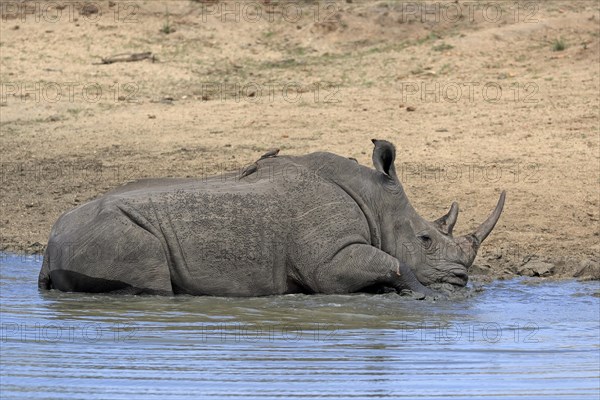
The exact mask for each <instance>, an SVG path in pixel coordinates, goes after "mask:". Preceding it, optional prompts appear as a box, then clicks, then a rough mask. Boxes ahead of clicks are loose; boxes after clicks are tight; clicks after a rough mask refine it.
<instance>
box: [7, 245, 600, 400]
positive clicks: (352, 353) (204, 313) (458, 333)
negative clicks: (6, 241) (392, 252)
mask: <svg viewBox="0 0 600 400" xmlns="http://www.w3.org/2000/svg"><path fill="white" fill-rule="evenodd" d="M39 264H40V263H39V260H38V259H35V258H33V257H22V256H13V255H7V254H4V255H2V265H1V268H0V273H1V279H0V312H1V327H2V332H1V335H2V336H1V367H2V370H1V375H0V383H1V392H0V397H1V398H2V399H11V398H27V399H100V398H102V399H132V398H141V399H198V398H224V399H239V398H262V399H294V398H302V399H337V398H345V399H348V398H352V399H359V398H386V399H397V398H420V399H447V398H482V397H485V398H487V399H508V398H519V399H539V398H553V399H557V398H558V399H584V398H590V399H595V400H597V399H598V398H599V394H600V331H599V330H600V327H599V325H600V315H599V313H600V284H599V282H584V283H581V282H574V281H568V282H538V281H518V280H514V281H501V282H497V283H493V284H490V285H486V287H485V290H484V291H483V292H480V293H475V294H474V295H473V296H472V297H470V298H466V299H462V300H453V301H441V302H428V301H417V300H408V299H403V298H400V297H399V296H397V295H395V294H391V295H381V296H372V295H360V294H359V295H347V296H305V295H289V296H278V297H268V298H255V299H227V298H202V297H188V296H181V297H172V298H169V297H136V296H110V295H87V294H69V293H57V292H48V293H40V292H38V290H37V287H36V279H37V273H38V271H39V267H40V265H39Z"/></svg>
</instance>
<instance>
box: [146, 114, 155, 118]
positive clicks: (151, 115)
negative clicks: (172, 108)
mask: <svg viewBox="0 0 600 400" xmlns="http://www.w3.org/2000/svg"><path fill="white" fill-rule="evenodd" d="M148 118H149V119H156V115H154V114H148Z"/></svg>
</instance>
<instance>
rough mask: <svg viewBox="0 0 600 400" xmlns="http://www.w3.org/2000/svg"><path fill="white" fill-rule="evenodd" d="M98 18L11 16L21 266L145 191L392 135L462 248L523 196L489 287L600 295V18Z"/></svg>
mask: <svg viewBox="0 0 600 400" xmlns="http://www.w3.org/2000/svg"><path fill="white" fill-rule="evenodd" d="M88 3H89V4H87V5H86V4H85V3H83V1H81V2H69V1H61V0H58V1H55V2H45V1H21V0H19V1H12V2H7V1H5V0H2V1H0V5H1V6H2V8H1V11H2V19H1V21H0V23H1V28H0V35H1V36H0V53H1V61H0V68H1V70H0V81H1V88H2V93H1V96H2V97H1V99H0V106H1V107H0V113H1V138H2V148H1V150H0V152H1V155H2V175H1V179H2V187H1V202H2V204H1V216H0V226H1V244H0V245H1V247H0V249H1V250H5V251H21V252H26V253H39V252H41V251H42V250H43V249H44V246H45V244H46V240H47V236H48V233H49V230H50V227H51V225H52V223H53V222H54V221H55V220H56V218H57V217H58V216H59V215H60V214H61V213H63V212H64V211H66V210H68V209H70V208H72V207H74V206H76V205H78V204H81V203H82V202H85V201H87V200H90V199H93V198H95V197H96V196H98V195H99V194H101V193H102V192H104V191H106V190H108V189H111V188H113V187H115V186H118V185H120V184H122V183H124V182H127V181H130V180H133V179H136V178H141V177H150V176H153V177H161V176H200V175H204V174H213V173H220V172H222V171H225V170H227V171H228V170H234V169H236V168H241V167H242V166H243V165H245V164H246V163H248V162H251V161H253V160H255V159H256V157H257V156H258V155H260V154H261V153H262V152H264V151H265V150H267V149H270V148H273V147H280V148H281V151H282V153H285V154H304V153H307V152H312V151H317V150H326V151H332V152H335V153H338V154H341V155H346V156H349V157H355V158H357V159H358V161H359V162H360V163H363V164H369V165H370V154H371V149H372V145H371V142H370V139H371V138H372V137H376V138H380V139H388V140H390V141H392V142H394V143H395V144H396V145H397V147H398V159H397V169H398V170H399V172H400V174H401V179H402V181H403V184H404V187H405V190H406V191H407V192H408V195H409V198H410V199H411V201H412V202H413V204H414V206H415V207H416V208H417V210H419V211H420V212H421V214H422V215H423V216H425V217H427V218H431V219H434V218H437V217H438V216H440V215H441V214H443V213H445V212H446V210H447V208H448V207H449V205H450V203H451V202H452V201H453V200H456V201H458V202H459V204H460V207H461V214H460V217H459V221H458V224H457V231H458V233H461V232H467V231H469V230H471V229H473V228H474V227H475V226H476V224H477V223H479V222H481V221H482V220H483V219H484V218H485V217H486V216H487V214H488V213H489V212H490V211H491V209H492V208H493V206H494V205H495V203H496V200H497V196H498V195H499V193H500V191H501V190H502V189H506V190H507V193H508V195H507V202H506V207H505V211H504V214H503V215H502V218H501V219H500V222H499V223H498V225H497V227H496V229H495V231H494V232H493V233H492V235H491V236H490V238H489V239H488V240H487V241H486V243H485V244H484V246H483V248H482V249H481V250H480V255H479V256H478V258H477V260H476V265H475V266H474V267H473V271H472V272H473V273H476V274H481V275H485V276H487V277H500V278H502V277H509V276H513V275H515V274H520V275H529V276H554V277H573V276H575V277H578V278H580V279H586V278H587V279H589V278H596V279H598V278H599V277H600V270H599V260H600V255H599V253H600V246H599V243H600V240H599V206H600V198H599V196H600V191H599V183H600V171H599V168H600V163H599V159H600V154H599V151H600V143H599V137H600V126H599V117H600V104H599V92H600V87H599V77H600V60H599V50H600V44H599V40H600V25H599V24H600V13H599V9H600V7H599V3H598V1H528V2H519V3H515V2H513V1H495V2H477V3H475V2H472V1H468V2H463V1H460V0H459V1H450V2H398V1H358V0H354V1H350V0H348V1H337V2H313V1H296V2H291V3H290V2H282V1H274V0H271V1H267V0H264V1H255V2H231V1H230V2H227V3H224V2H219V1H191V0H185V1H171V0H170V1H165V2H160V1H136V0H133V1H126V2H119V1H116V2H112V1H110V2H109V1H104V0H101V1H100V0H98V1H94V2H88ZM142 52H151V53H152V55H153V56H154V59H146V60H142V61H137V62H116V63H111V64H102V59H103V58H104V59H106V58H107V57H109V56H112V55H115V54H119V53H142Z"/></svg>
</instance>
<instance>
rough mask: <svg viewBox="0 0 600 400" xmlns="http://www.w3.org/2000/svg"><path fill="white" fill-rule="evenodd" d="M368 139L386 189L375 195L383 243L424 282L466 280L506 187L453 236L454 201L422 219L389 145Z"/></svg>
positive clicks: (497, 213)
mask: <svg viewBox="0 0 600 400" xmlns="http://www.w3.org/2000/svg"><path fill="white" fill-rule="evenodd" d="M373 143H374V145H375V149H374V150H373V164H374V166H375V169H376V170H377V171H378V172H380V174H379V179H381V181H382V182H381V183H382V185H384V187H385V188H386V189H387V190H384V191H383V192H384V195H383V196H381V200H380V201H381V202H382V204H383V206H382V208H383V209H384V211H383V212H381V213H380V214H381V215H382V217H380V221H381V222H380V223H381V237H382V238H381V241H382V249H383V250H384V251H386V252H387V253H389V254H391V255H393V256H394V257H396V258H398V259H399V260H401V261H403V262H405V263H406V264H407V265H409V266H410V267H411V268H412V269H413V271H414V272H415V274H416V276H417V279H418V280H419V281H420V282H421V283H423V284H424V285H430V284H432V283H439V282H448V283H451V284H453V285H457V286H464V285H466V284H467V281H468V275H467V271H468V268H469V267H470V266H471V264H473V261H474V260H475V256H476V255H477V250H478V249H479V246H480V245H481V243H482V242H483V241H484V240H485V238H486V237H487V236H488V235H489V234H490V232H491V231H492V229H494V226H495V225H496V222H497V221H498V219H499V218H500V214H501V213H502V208H503V207H504V199H505V192H502V194H501V195H500V199H499V200H498V204H497V205H496V208H495V210H494V211H493V212H492V214H491V215H490V216H489V217H488V218H487V219H486V220H485V222H483V223H482V224H481V225H480V226H479V227H478V228H477V229H476V230H475V231H474V232H473V233H471V234H468V235H464V236H459V237H454V236H453V235H452V230H453V228H454V225H455V224H456V219H457V217H458V204H457V203H453V204H452V206H451V207H450V210H449V211H448V213H447V214H446V215H444V216H442V217H440V218H438V219H436V220H435V221H427V220H425V219H424V218H423V217H421V216H420V215H419V214H418V213H417V212H416V211H415V210H414V208H413V207H412V206H411V204H410V202H409V201H408V199H407V197H406V195H405V193H404V190H403V188H402V184H401V183H400V180H399V179H398V176H397V175H396V169H395V167H394V161H395V158H396V151H395V148H394V145H392V144H391V143H389V142H387V141H385V140H375V139H373Z"/></svg>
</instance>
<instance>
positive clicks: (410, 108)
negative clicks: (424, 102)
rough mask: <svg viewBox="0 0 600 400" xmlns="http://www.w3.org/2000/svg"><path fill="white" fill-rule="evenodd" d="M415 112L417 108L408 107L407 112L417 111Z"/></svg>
mask: <svg viewBox="0 0 600 400" xmlns="http://www.w3.org/2000/svg"><path fill="white" fill-rule="evenodd" d="M415 110H416V107H413V106H408V107H406V111H415Z"/></svg>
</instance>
